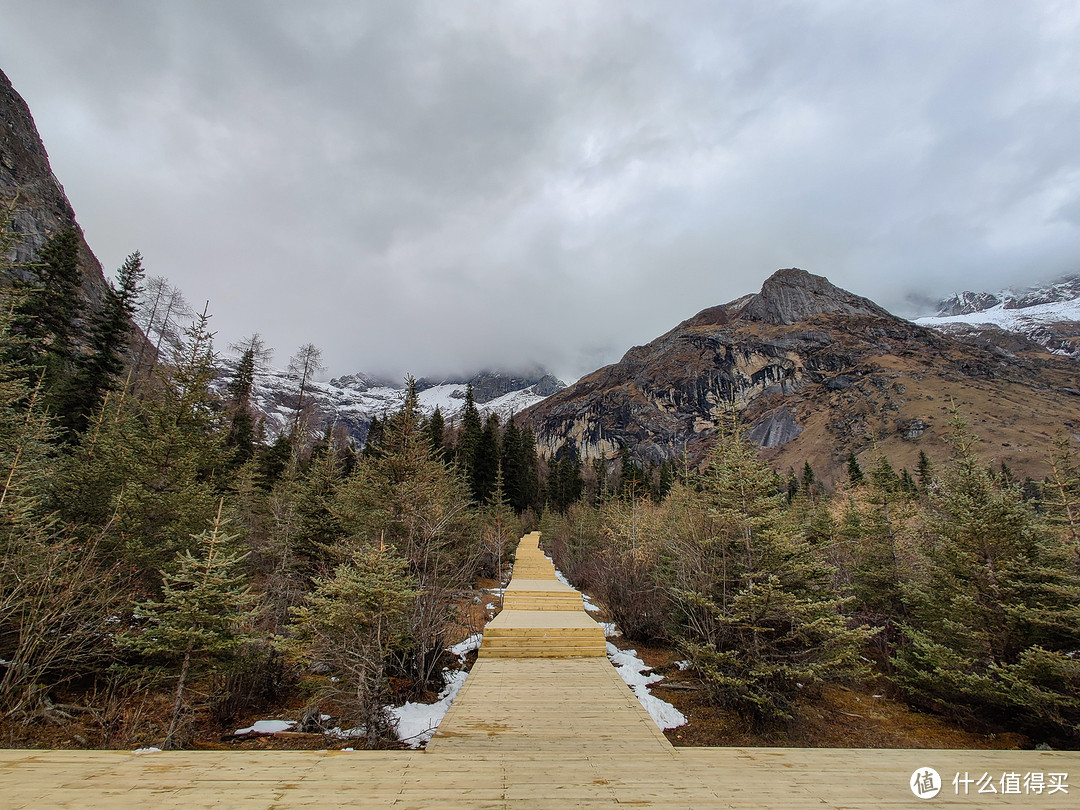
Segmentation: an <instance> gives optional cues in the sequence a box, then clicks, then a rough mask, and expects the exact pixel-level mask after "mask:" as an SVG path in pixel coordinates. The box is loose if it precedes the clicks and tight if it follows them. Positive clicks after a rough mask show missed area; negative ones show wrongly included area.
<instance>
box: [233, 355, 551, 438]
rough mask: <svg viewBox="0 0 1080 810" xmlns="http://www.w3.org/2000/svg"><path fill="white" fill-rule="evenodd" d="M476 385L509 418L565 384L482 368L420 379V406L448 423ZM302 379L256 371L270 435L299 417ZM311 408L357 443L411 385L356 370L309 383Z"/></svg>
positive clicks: (481, 401) (317, 425) (484, 405)
mask: <svg viewBox="0 0 1080 810" xmlns="http://www.w3.org/2000/svg"><path fill="white" fill-rule="evenodd" d="M235 368H236V367H235V361H230V360H225V361H223V363H222V370H221V373H220V375H219V377H218V379H217V381H216V383H215V387H216V388H217V389H218V390H219V391H224V390H225V389H226V387H227V386H228V384H229V381H230V380H231V379H232V377H233V374H234V373H235ZM470 382H471V383H472V384H473V390H474V396H475V398H476V401H477V408H478V410H479V411H480V413H481V414H482V415H484V416H486V415H487V414H489V413H494V414H497V415H498V417H499V421H500V422H503V423H505V422H506V420H507V419H508V418H509V417H510V416H511V415H512V414H515V413H518V412H520V411H522V410H524V409H525V408H527V407H529V406H530V405H535V404H536V403H537V402H540V401H541V400H543V399H544V398H545V397H546V396H549V395H550V394H552V393H554V392H555V391H558V390H561V389H562V388H564V387H565V385H564V384H563V383H562V382H561V381H560V380H557V379H556V378H555V377H553V376H551V375H550V374H549V373H547V371H546V370H544V369H542V368H538V369H534V370H531V371H530V372H527V373H526V374H523V375H509V374H505V373H499V372H491V371H482V372H480V373H478V374H474V375H472V377H465V378H456V379H449V380H444V381H442V382H438V383H433V382H432V381H430V380H418V381H417V389H418V395H419V400H420V409H421V411H423V412H424V413H425V414H427V415H431V414H433V413H434V412H435V409H436V408H438V409H439V410H440V412H441V413H442V415H443V418H444V419H445V420H446V423H447V425H451V424H453V422H454V421H455V420H457V419H458V418H459V417H460V414H461V411H462V410H463V409H464V407H465V389H466V386H467V385H468V384H469V383H470ZM299 387H300V381H299V380H298V379H297V378H296V377H295V376H293V375H291V374H289V373H288V372H286V371H282V370H280V369H275V368H265V369H261V370H259V371H257V372H256V374H255V383H254V386H253V389H252V404H253V406H254V408H255V410H256V411H257V412H258V413H260V414H262V415H263V416H264V418H265V420H266V431H267V434H268V435H269V436H274V435H277V434H278V433H279V432H280V431H281V430H282V429H284V428H285V427H286V426H287V425H289V423H290V422H291V421H292V420H293V419H294V418H295V416H296V403H297V397H298V394H299ZM304 399H305V411H307V410H309V409H310V413H311V419H310V424H311V426H312V429H313V430H317V431H320V432H321V431H323V430H325V429H326V428H327V427H329V426H331V425H333V424H334V423H338V424H341V425H343V426H344V427H345V428H347V429H348V431H349V433H350V434H351V435H352V436H353V439H354V440H355V441H356V442H357V444H362V443H363V442H364V441H365V440H366V438H367V431H368V426H369V425H370V424H371V420H372V419H373V418H375V417H378V418H379V419H383V418H385V417H386V416H389V415H390V414H392V413H394V412H395V411H397V410H398V409H399V408H401V406H402V403H403V402H404V400H405V383H404V381H402V382H400V383H394V382H392V381H390V380H385V379H379V378H374V377H370V376H368V375H366V374H362V373H361V374H350V375H347V376H343V377H339V378H335V379H332V380H330V381H329V382H312V383H309V387H308V390H307V391H306V392H305V395H304Z"/></svg>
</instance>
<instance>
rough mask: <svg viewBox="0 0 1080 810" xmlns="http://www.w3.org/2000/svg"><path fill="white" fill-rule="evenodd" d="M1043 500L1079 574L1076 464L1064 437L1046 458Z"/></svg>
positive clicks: (1079, 508) (1079, 491)
mask: <svg viewBox="0 0 1080 810" xmlns="http://www.w3.org/2000/svg"><path fill="white" fill-rule="evenodd" d="M1050 470H1051V472H1050V475H1049V476H1047V479H1046V487H1045V492H1046V494H1045V498H1046V506H1047V509H1048V511H1049V515H1050V520H1051V521H1052V523H1053V524H1055V525H1056V526H1058V527H1060V530H1061V532H1062V535H1063V539H1064V541H1065V545H1066V546H1067V547H1070V548H1071V549H1072V554H1073V558H1074V560H1075V562H1076V569H1077V571H1078V572H1080V465H1078V464H1077V460H1076V453H1075V451H1074V450H1073V449H1072V443H1071V440H1070V439H1069V438H1068V437H1065V438H1062V439H1059V440H1058V441H1057V442H1056V443H1055V445H1054V451H1053V453H1051V455H1050ZM1025 500H1028V499H1025Z"/></svg>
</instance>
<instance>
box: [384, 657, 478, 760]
mask: <svg viewBox="0 0 1080 810" xmlns="http://www.w3.org/2000/svg"><path fill="white" fill-rule="evenodd" d="M476 637H477V636H470V638H476ZM464 643H465V642H462V644H464ZM455 646H460V645H455ZM467 675H468V673H466V672H465V671H464V670H456V671H454V672H450V671H449V670H444V671H443V676H444V677H445V678H446V686H444V687H443V690H442V691H441V692H440V693H439V699H438V700H437V701H436V702H435V703H412V702H408V703H406V704H405V705H403V706H394V707H391V708H390V714H391V715H393V717H394V719H395V720H397V736H398V739H399V740H401V741H402V742H403V743H405V744H406V745H408V746H409V747H410V748H419V747H420V746H421V745H424V744H426V743H427V742H428V741H429V740H430V739H431V735H432V734H434V733H435V729H436V728H438V726H439V723H441V722H442V719H443V717H445V716H446V713H447V711H449V710H450V704H451V703H453V702H454V698H455V697H457V693H458V692H460V691H461V687H462V686H463V685H464V684H465V678H466V676H467Z"/></svg>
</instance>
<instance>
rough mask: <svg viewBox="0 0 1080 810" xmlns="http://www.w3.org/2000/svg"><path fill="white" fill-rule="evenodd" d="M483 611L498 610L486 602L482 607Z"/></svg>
mask: <svg viewBox="0 0 1080 810" xmlns="http://www.w3.org/2000/svg"><path fill="white" fill-rule="evenodd" d="M484 610H498V608H496V607H495V605H493V604H492V603H491V602H488V603H487V604H486V605H484Z"/></svg>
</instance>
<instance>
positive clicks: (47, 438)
mask: <svg viewBox="0 0 1080 810" xmlns="http://www.w3.org/2000/svg"><path fill="white" fill-rule="evenodd" d="M9 218H10V212H7V214H6V215H4V214H0V276H3V275H4V274H5V272H6V271H10V264H9V261H8V256H9V253H10V251H11V248H12V246H13V240H12V234H11V231H10V228H9ZM25 294H26V293H25V291H14V292H12V291H8V290H0V660H2V661H3V664H2V665H0V717H5V718H9V719H11V720H20V721H22V722H23V723H26V724H29V723H31V722H33V721H34V720H37V719H48V720H57V716H56V714H55V713H54V712H53V709H52V708H51V706H52V704H51V702H50V701H49V687H50V686H53V687H55V686H57V685H60V684H63V683H66V682H69V681H73V680H76V679H79V678H82V677H85V676H87V675H93V674H95V673H97V672H100V670H101V668H103V667H104V666H105V665H107V663H108V656H109V654H110V652H111V650H110V648H109V645H107V644H103V643H102V639H103V638H104V637H105V632H106V627H107V620H108V617H109V616H111V615H112V614H113V612H114V611H115V610H117V603H118V602H119V601H120V600H121V598H122V594H123V587H122V583H120V581H119V579H118V577H117V572H116V571H115V570H113V569H111V568H109V567H108V566H106V565H103V564H102V562H101V560H100V557H99V555H98V554H97V550H96V545H95V544H94V543H93V542H88V543H78V542H74V538H73V537H72V532H71V531H70V529H69V527H68V526H66V525H64V524H63V522H62V521H61V520H60V519H59V517H58V516H57V515H56V514H55V513H54V512H53V511H52V510H51V508H50V507H49V503H48V500H49V499H48V494H49V491H50V488H51V487H52V486H53V484H54V479H55V476H56V474H57V469H58V466H59V463H60V460H59V459H58V457H57V455H56V452H55V442H56V440H57V435H58V430H57V428H56V426H55V424H54V421H53V420H52V419H51V418H50V417H49V415H48V414H47V413H46V411H45V408H44V406H43V404H42V402H41V399H42V395H41V381H40V380H41V378H40V376H39V377H38V378H37V379H36V380H35V381H34V384H33V387H31V383H30V381H28V380H27V378H26V376H25V373H24V372H25V368H24V367H23V366H22V365H21V364H20V363H19V361H18V359H17V358H19V357H20V356H24V352H25V351H26V350H27V347H26V346H25V345H24V344H25V342H26V341H28V340H30V339H29V338H28V337H26V336H25V334H20V333H19V332H18V331H17V330H16V324H15V320H16V317H17V316H16V310H17V306H16V305H15V304H14V301H13V299H12V296H14V297H16V298H18V297H21V296H23V295H25Z"/></svg>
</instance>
